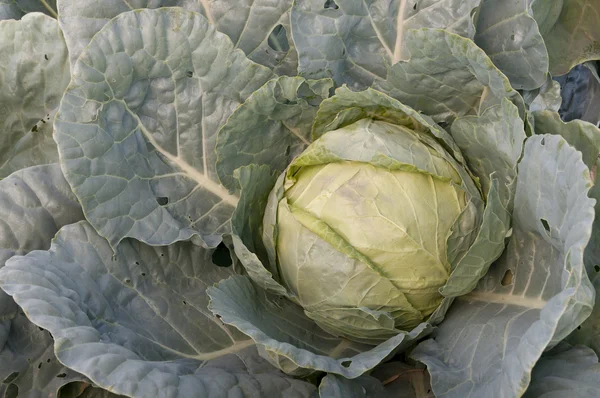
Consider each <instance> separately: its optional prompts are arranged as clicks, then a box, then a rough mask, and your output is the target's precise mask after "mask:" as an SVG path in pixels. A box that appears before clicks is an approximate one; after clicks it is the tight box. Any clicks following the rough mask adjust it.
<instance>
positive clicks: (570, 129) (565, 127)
mask: <svg viewBox="0 0 600 398" xmlns="http://www.w3.org/2000/svg"><path fill="white" fill-rule="evenodd" d="M532 115H533V117H534V123H535V124H534V126H535V133H536V134H558V135H560V136H562V137H563V138H564V139H565V140H566V141H567V142H568V143H569V145H572V146H573V147H575V149H577V150H578V151H580V152H581V155H582V157H583V163H585V164H586V166H587V167H588V169H590V170H592V167H594V165H595V164H596V159H597V157H598V153H599V152H600V129H598V127H596V126H594V125H593V124H591V123H588V122H584V121H581V120H572V121H570V122H566V123H565V122H563V121H562V120H561V119H560V116H559V115H558V113H556V112H552V111H536V112H532Z"/></svg>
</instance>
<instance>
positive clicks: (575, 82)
mask: <svg viewBox="0 0 600 398" xmlns="http://www.w3.org/2000/svg"><path fill="white" fill-rule="evenodd" d="M598 73H599V72H598V63H597V62H586V63H585V64H582V65H577V66H575V67H574V68H573V69H571V71H570V72H569V73H567V74H566V75H562V76H558V77H556V78H555V80H556V81H558V82H559V83H560V85H561V96H562V105H561V107H560V109H559V110H558V113H560V116H561V118H562V119H563V120H564V121H566V122H569V121H571V120H574V119H581V120H584V121H586V122H590V123H592V124H595V125H596V126H597V125H598V124H599V123H600V76H599V75H598Z"/></svg>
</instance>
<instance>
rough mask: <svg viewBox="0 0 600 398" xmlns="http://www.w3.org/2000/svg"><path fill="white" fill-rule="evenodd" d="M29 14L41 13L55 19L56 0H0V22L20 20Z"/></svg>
mask: <svg viewBox="0 0 600 398" xmlns="http://www.w3.org/2000/svg"><path fill="white" fill-rule="evenodd" d="M30 12H43V13H44V14H46V15H49V16H51V17H54V18H56V16H57V14H56V0H0V20H3V19H20V18H21V17H22V16H23V15H25V14H27V13H30Z"/></svg>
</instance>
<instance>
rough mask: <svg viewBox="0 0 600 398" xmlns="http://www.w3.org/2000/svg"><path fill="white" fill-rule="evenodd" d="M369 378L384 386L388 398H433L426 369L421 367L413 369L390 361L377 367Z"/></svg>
mask: <svg viewBox="0 0 600 398" xmlns="http://www.w3.org/2000/svg"><path fill="white" fill-rule="evenodd" d="M371 376H373V377H376V378H377V379H379V380H380V381H381V382H382V383H383V384H384V385H385V390H386V392H387V394H388V395H389V396H390V398H391V397H394V398H435V397H434V395H433V393H432V392H431V383H430V382H429V374H428V373H427V369H426V368H424V367H422V366H421V367H414V366H409V365H407V364H405V363H403V362H394V361H392V362H387V363H384V364H382V365H381V366H379V367H377V369H375V370H374V371H373V372H372V373H371Z"/></svg>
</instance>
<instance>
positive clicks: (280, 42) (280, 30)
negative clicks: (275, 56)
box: [267, 24, 290, 52]
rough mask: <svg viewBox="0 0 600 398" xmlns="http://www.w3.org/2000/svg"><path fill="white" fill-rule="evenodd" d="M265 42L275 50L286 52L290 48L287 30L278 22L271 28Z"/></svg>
mask: <svg viewBox="0 0 600 398" xmlns="http://www.w3.org/2000/svg"><path fill="white" fill-rule="evenodd" d="M267 44H268V45H269V47H271V48H272V49H273V50H275V51H279V52H288V51H289V50H290V43H289V42H288V39H287V32H286V30H285V27H284V26H283V25H282V24H279V25H277V26H275V27H274V28H273V30H272V31H271V34H270V35H269V38H268V39H267Z"/></svg>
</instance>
